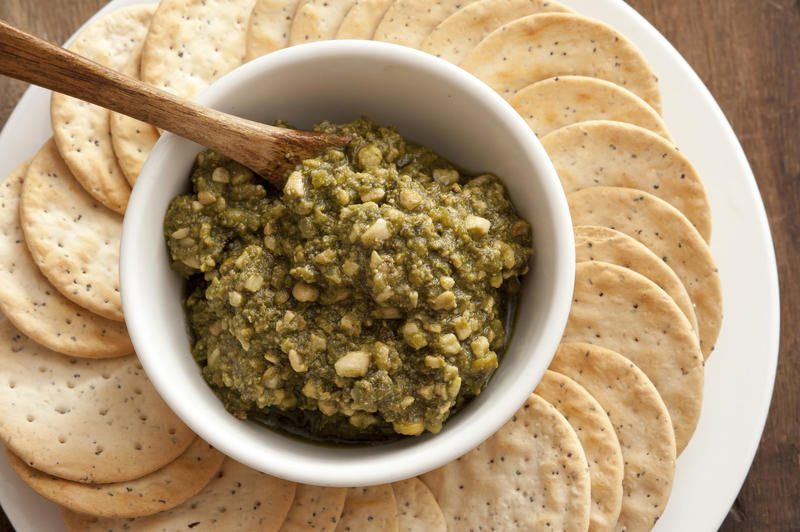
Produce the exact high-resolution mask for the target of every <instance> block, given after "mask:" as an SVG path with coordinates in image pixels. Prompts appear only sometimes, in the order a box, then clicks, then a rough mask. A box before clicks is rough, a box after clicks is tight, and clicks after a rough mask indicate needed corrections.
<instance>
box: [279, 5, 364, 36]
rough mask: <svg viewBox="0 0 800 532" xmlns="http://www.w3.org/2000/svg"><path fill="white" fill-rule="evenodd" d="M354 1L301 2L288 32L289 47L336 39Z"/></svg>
mask: <svg viewBox="0 0 800 532" xmlns="http://www.w3.org/2000/svg"><path fill="white" fill-rule="evenodd" d="M354 4H355V0H303V2H301V3H300V6H299V7H298V8H297V13H295V15H294V20H292V28H291V31H290V32H289V46H294V45H296V44H303V43H307V42H316V41H325V40H330V39H333V38H334V37H336V32H337V31H338V30H339V26H341V25H342V21H343V20H344V17H345V15H347V12H348V11H349V10H350V8H351V7H353V5H354Z"/></svg>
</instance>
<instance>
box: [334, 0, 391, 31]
mask: <svg viewBox="0 0 800 532" xmlns="http://www.w3.org/2000/svg"><path fill="white" fill-rule="evenodd" d="M393 2H394V0H356V3H355V4H353V7H351V8H350V11H348V12H347V15H345V17H344V20H343V21H342V24H341V25H340V26H339V29H338V30H337V31H336V38H337V39H372V36H373V35H375V30H376V29H377V27H378V24H379V23H380V21H381V19H383V16H384V15H385V14H386V11H387V10H388V9H389V6H391V5H392V3H393Z"/></svg>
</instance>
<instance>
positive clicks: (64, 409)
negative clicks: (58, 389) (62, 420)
mask: <svg viewBox="0 0 800 532" xmlns="http://www.w3.org/2000/svg"><path fill="white" fill-rule="evenodd" d="M56 412H58V413H59V414H61V415H62V416H63V415H64V414H66V413H67V412H69V408H67V407H66V406H57V407H56Z"/></svg>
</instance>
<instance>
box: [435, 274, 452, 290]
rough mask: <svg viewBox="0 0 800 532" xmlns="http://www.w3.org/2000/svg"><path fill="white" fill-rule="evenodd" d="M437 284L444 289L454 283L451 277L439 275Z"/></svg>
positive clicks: (448, 288)
mask: <svg viewBox="0 0 800 532" xmlns="http://www.w3.org/2000/svg"><path fill="white" fill-rule="evenodd" d="M439 284H440V285H442V288H444V289H445V290H450V289H451V288H453V286H454V285H455V284H456V282H455V281H454V280H453V278H452V277H441V278H440V279H439Z"/></svg>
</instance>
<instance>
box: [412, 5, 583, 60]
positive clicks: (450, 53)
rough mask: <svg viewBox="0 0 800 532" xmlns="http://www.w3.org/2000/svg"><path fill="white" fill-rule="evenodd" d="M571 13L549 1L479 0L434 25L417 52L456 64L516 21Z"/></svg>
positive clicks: (569, 10)
mask: <svg viewBox="0 0 800 532" xmlns="http://www.w3.org/2000/svg"><path fill="white" fill-rule="evenodd" d="M548 12H562V13H571V12H572V10H571V9H569V8H567V7H566V6H563V5H561V4H559V3H558V2H552V1H550V0H478V1H477V2H473V3H471V4H469V5H467V6H464V7H463V8H461V9H459V10H458V11H456V12H455V13H453V14H452V15H450V16H449V17H447V18H446V19H444V20H443V21H442V22H441V23H440V24H439V25H438V26H436V27H435V28H434V29H433V31H432V32H431V34H430V35H428V38H427V39H425V42H424V43H422V45H421V46H420V50H422V51H423V52H428V53H429V54H433V55H435V56H437V57H441V58H442V59H446V60H447V61H450V62H451V63H453V64H455V65H458V64H460V63H461V62H462V61H463V60H464V58H465V57H466V56H467V54H469V52H471V51H472V49H473V48H475V47H476V46H477V45H478V43H479V42H481V41H482V40H483V39H484V38H485V37H486V36H487V35H489V34H490V33H492V32H493V31H494V30H496V29H497V28H499V27H500V26H503V25H504V24H508V23H509V22H512V21H514V20H516V19H518V18H522V17H526V16H528V15H535V14H538V13H548Z"/></svg>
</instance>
